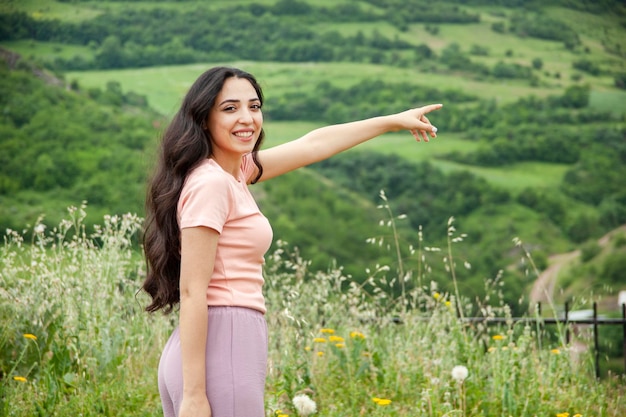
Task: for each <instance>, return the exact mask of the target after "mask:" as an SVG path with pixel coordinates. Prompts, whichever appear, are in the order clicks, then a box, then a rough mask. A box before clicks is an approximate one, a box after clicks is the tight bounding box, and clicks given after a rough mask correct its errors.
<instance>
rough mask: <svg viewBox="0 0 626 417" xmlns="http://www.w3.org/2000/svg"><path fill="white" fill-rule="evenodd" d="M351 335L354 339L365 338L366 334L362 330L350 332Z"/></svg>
mask: <svg viewBox="0 0 626 417" xmlns="http://www.w3.org/2000/svg"><path fill="white" fill-rule="evenodd" d="M350 337H351V338H353V339H365V335H364V334H363V333H361V332H350Z"/></svg>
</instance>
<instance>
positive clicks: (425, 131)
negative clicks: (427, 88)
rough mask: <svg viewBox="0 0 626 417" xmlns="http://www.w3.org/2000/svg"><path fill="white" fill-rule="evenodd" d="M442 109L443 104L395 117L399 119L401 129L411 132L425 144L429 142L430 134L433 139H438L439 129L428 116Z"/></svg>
mask: <svg viewBox="0 0 626 417" xmlns="http://www.w3.org/2000/svg"><path fill="white" fill-rule="evenodd" d="M441 107H443V104H430V105H428V106H424V107H419V108H416V109H411V110H407V111H404V112H402V113H398V114H396V115H394V117H396V118H397V123H398V124H399V125H400V127H399V129H401V130H402V129H406V130H408V131H409V132H411V134H412V135H413V137H415V140H417V141H418V142H419V141H420V140H421V139H424V142H428V141H429V138H428V135H429V134H430V136H431V137H433V138H436V137H437V128H436V127H435V126H433V125H432V124H431V123H430V120H428V117H426V114H427V113H430V112H431V111H434V110H439V109H440V108H441Z"/></svg>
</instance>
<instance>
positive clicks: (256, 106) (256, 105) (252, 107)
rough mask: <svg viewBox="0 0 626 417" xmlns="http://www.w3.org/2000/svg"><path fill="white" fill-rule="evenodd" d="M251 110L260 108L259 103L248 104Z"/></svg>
mask: <svg viewBox="0 0 626 417" xmlns="http://www.w3.org/2000/svg"><path fill="white" fill-rule="evenodd" d="M250 108H251V109H252V110H261V105H260V104H259V103H256V104H253V105H251V106H250Z"/></svg>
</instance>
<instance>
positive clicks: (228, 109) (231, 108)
mask: <svg viewBox="0 0 626 417" xmlns="http://www.w3.org/2000/svg"><path fill="white" fill-rule="evenodd" d="M222 110H224V111H229V112H232V111H235V110H237V108H236V107H235V106H232V105H231V106H226V107H224V108H223V109H222Z"/></svg>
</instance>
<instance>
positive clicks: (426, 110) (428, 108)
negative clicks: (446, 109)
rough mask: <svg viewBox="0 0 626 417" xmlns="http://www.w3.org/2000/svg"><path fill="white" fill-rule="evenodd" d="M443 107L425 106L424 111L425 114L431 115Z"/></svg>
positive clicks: (438, 105)
mask: <svg viewBox="0 0 626 417" xmlns="http://www.w3.org/2000/svg"><path fill="white" fill-rule="evenodd" d="M442 107H443V104H441V103H440V104H429V105H428V106H424V107H422V110H423V111H424V114H426V113H430V112H431V111H434V110H439V109H440V108H442Z"/></svg>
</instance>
